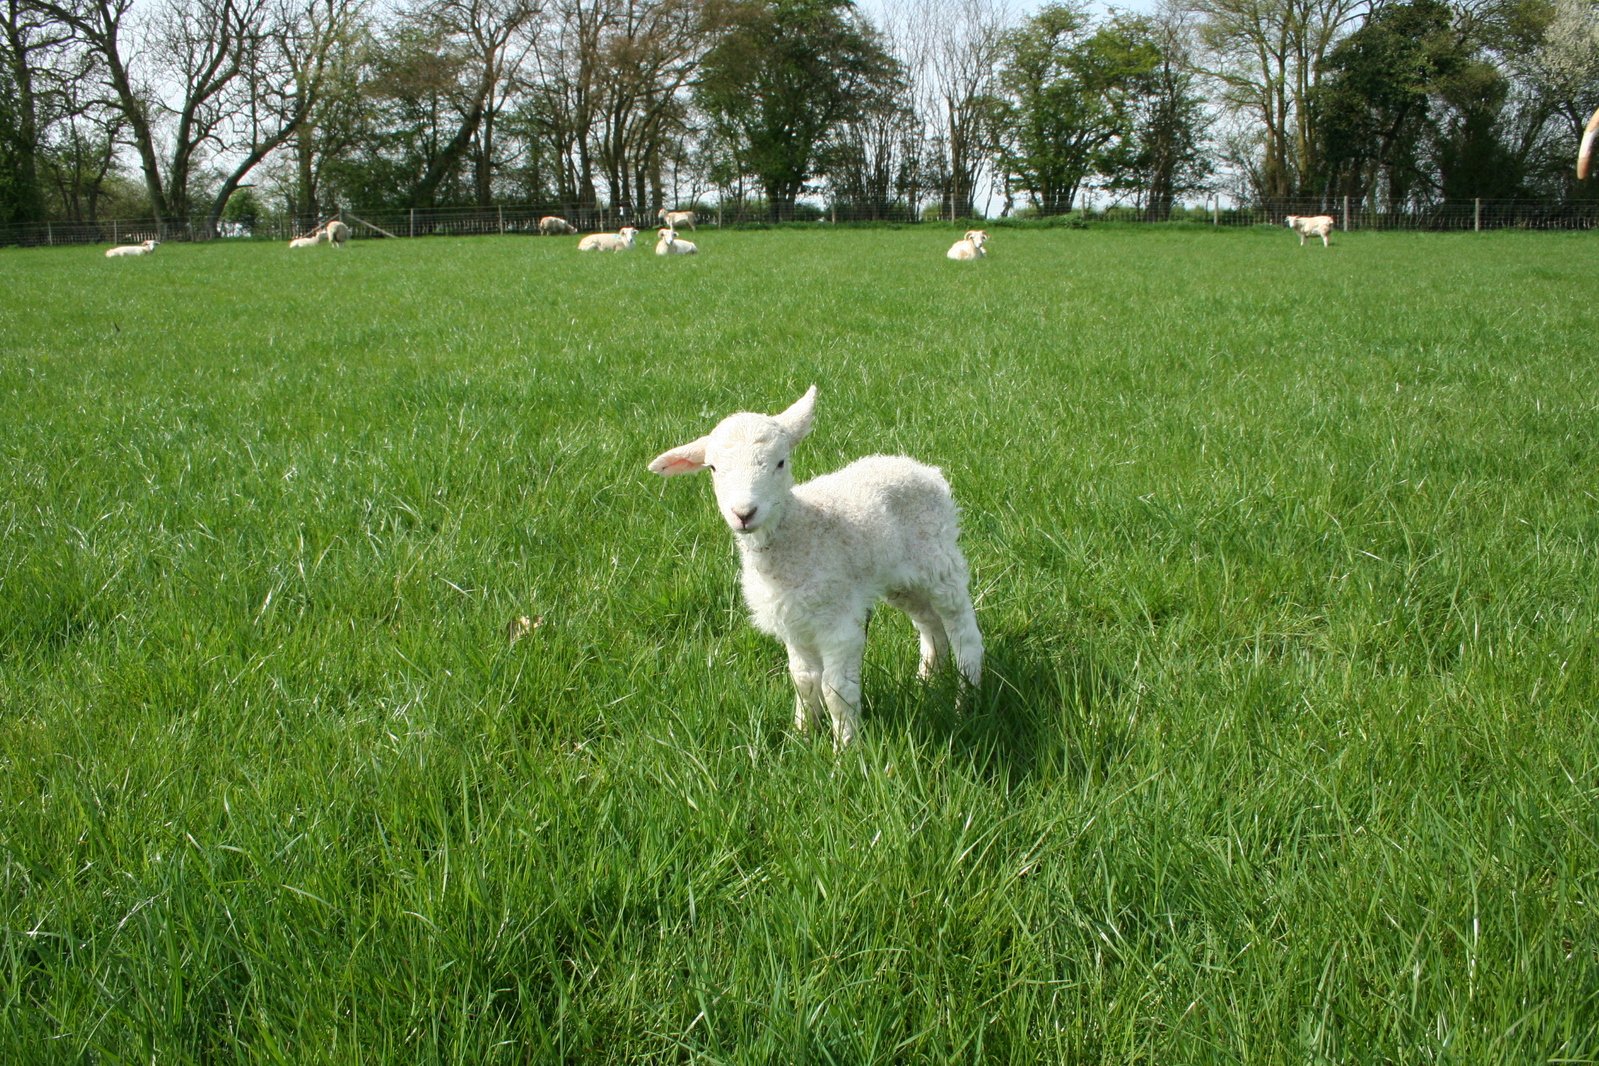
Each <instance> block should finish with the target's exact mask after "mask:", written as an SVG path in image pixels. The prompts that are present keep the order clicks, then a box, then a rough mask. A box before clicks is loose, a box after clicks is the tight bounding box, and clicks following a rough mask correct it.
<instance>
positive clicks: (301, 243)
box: [289, 230, 328, 248]
mask: <svg viewBox="0 0 1599 1066" xmlns="http://www.w3.org/2000/svg"><path fill="white" fill-rule="evenodd" d="M327 239H328V235H327V233H325V232H324V231H322V230H317V231H315V232H314V233H308V234H306V235H305V236H304V237H296V238H294V240H292V241H290V242H289V247H290V248H315V247H316V246H317V245H319V244H321V243H322V242H323V241H325V240H327Z"/></svg>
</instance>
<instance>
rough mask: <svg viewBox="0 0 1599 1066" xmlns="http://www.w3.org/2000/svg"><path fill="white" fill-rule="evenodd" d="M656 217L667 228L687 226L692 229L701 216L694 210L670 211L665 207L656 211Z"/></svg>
mask: <svg viewBox="0 0 1599 1066" xmlns="http://www.w3.org/2000/svg"><path fill="white" fill-rule="evenodd" d="M655 217H656V218H657V219H659V220H660V222H661V225H663V226H665V227H666V228H667V229H679V228H681V227H683V226H687V227H688V228H689V229H691V230H692V229H693V228H694V223H695V222H697V221H699V216H698V215H696V214H695V213H694V212H692V211H668V210H667V209H666V208H664V207H663V208H661V209H660V210H659V211H657V212H656V213H655Z"/></svg>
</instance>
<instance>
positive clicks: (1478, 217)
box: [1471, 196, 1482, 233]
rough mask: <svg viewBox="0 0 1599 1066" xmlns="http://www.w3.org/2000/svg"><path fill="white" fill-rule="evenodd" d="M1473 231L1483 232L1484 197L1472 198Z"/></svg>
mask: <svg viewBox="0 0 1599 1066" xmlns="http://www.w3.org/2000/svg"><path fill="white" fill-rule="evenodd" d="M1471 232H1473V233H1481V232H1482V197H1480V196H1474V197H1472V198H1471Z"/></svg>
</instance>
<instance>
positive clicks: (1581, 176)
mask: <svg viewBox="0 0 1599 1066" xmlns="http://www.w3.org/2000/svg"><path fill="white" fill-rule="evenodd" d="M1595 137H1599V111H1595V112H1594V113H1593V117H1592V118H1590V119H1589V120H1588V125H1586V126H1584V127H1583V130H1582V144H1581V145H1580V146H1578V148H1577V180H1578V181H1585V180H1586V179H1587V177H1588V164H1589V163H1590V162H1591V161H1592V160H1593V142H1594V138H1595Z"/></svg>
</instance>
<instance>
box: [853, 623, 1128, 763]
mask: <svg viewBox="0 0 1599 1066" xmlns="http://www.w3.org/2000/svg"><path fill="white" fill-rule="evenodd" d="M1051 643H1052V642H1048V641H1045V640H1042V639H1039V638H1036V637H1034V636H1032V635H1030V634H1029V633H1027V632H997V633H991V634H989V635H988V641H987V649H986V656H985V660H984V665H983V684H982V687H981V689H979V690H978V692H977V693H976V694H975V695H968V696H967V697H966V698H964V699H962V700H960V701H957V699H956V697H955V692H956V683H955V679H954V677H953V676H943V677H940V678H939V679H938V680H937V681H935V682H934V683H932V684H930V685H923V684H916V683H906V684H902V685H895V686H892V687H891V688H890V689H889V690H888V691H881V690H880V691H879V692H878V693H877V694H876V698H875V699H871V697H870V696H868V699H871V703H872V709H871V711H870V712H869V714H870V716H871V717H872V718H875V719H876V720H877V721H878V722H880V723H882V725H881V728H883V729H884V730H885V731H886V732H900V731H903V732H906V733H908V734H910V735H911V736H912V737H913V738H915V739H916V740H917V741H918V742H919V743H923V742H926V743H932V744H936V745H937V746H940V747H945V746H947V747H948V748H949V749H950V750H951V752H953V753H954V754H955V755H957V756H958V757H961V758H963V759H965V760H968V761H969V762H970V763H971V765H972V766H973V767H974V768H975V769H976V770H977V772H978V773H979V774H981V775H982V776H983V777H984V778H986V779H989V780H993V781H996V782H1003V783H1004V784H1005V786H1006V787H1007V788H1014V787H1018V786H1022V785H1025V784H1028V783H1029V782H1032V781H1034V780H1035V779H1036V780H1041V781H1049V782H1053V783H1084V782H1087V783H1092V782H1094V781H1099V780H1103V779H1104V777H1105V775H1106V773H1107V772H1108V770H1109V769H1110V767H1111V766H1112V765H1113V764H1115V763H1116V762H1117V761H1119V760H1120V759H1121V758H1122V756H1123V755H1124V754H1125V753H1126V751H1127V749H1128V747H1129V746H1130V745H1131V743H1132V741H1131V736H1130V734H1129V732H1128V728H1127V723H1126V722H1125V721H1116V720H1114V713H1115V712H1114V707H1115V705H1116V702H1117V700H1116V696H1117V692H1118V691H1119V689H1120V680H1119V678H1118V677H1117V675H1116V674H1115V673H1114V672H1113V671H1112V670H1111V669H1110V668H1109V667H1107V666H1106V664H1104V663H1103V662H1101V661H1099V660H1098V659H1096V658H1095V656H1094V654H1093V650H1092V648H1086V647H1070V648H1061V647H1058V646H1057V647H1051V646H1050V644H1051ZM1053 643H1057V644H1058V641H1057V642H1053Z"/></svg>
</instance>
